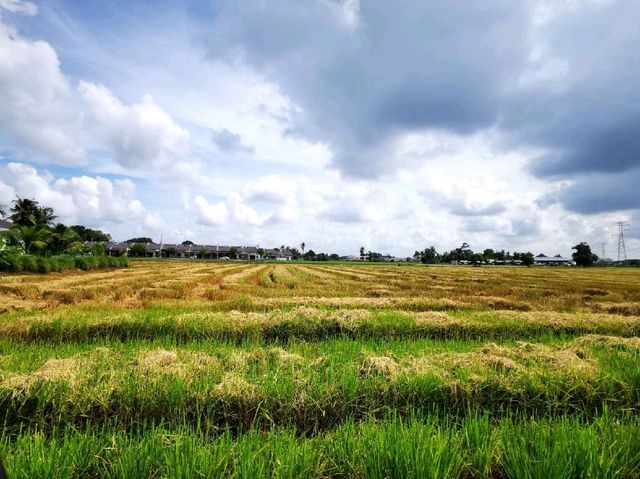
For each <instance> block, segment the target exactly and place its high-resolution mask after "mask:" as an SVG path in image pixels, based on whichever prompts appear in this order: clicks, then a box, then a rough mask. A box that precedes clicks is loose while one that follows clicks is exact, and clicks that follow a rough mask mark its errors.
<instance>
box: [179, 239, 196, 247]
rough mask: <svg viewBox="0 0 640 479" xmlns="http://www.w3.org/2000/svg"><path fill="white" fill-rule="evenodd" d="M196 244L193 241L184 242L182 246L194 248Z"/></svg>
mask: <svg viewBox="0 0 640 479" xmlns="http://www.w3.org/2000/svg"><path fill="white" fill-rule="evenodd" d="M194 244H195V243H194V242H193V241H191V240H186V241H183V242H182V246H193V245H194Z"/></svg>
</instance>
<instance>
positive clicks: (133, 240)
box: [127, 236, 153, 244]
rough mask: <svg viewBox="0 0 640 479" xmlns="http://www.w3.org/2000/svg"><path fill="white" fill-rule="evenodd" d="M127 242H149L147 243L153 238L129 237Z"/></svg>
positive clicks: (151, 241)
mask: <svg viewBox="0 0 640 479" xmlns="http://www.w3.org/2000/svg"><path fill="white" fill-rule="evenodd" d="M127 243H142V244H149V243H153V240H152V239H151V238H148V237H146V236H141V237H140V238H131V239H128V240H127Z"/></svg>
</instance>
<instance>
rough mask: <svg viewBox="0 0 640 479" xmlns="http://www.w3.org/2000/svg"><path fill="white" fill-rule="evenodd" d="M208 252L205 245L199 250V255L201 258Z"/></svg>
mask: <svg viewBox="0 0 640 479" xmlns="http://www.w3.org/2000/svg"><path fill="white" fill-rule="evenodd" d="M206 254H207V248H205V247H204V246H203V247H201V248H200V249H199V250H198V256H199V257H200V258H204V256H205V255H206Z"/></svg>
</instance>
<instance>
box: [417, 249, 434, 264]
mask: <svg viewBox="0 0 640 479" xmlns="http://www.w3.org/2000/svg"><path fill="white" fill-rule="evenodd" d="M418 254H419V256H420V262H421V263H423V264H433V263H436V262H437V260H438V256H439V255H438V252H437V251H436V248H435V247H434V246H430V247H428V248H425V250H424V251H422V252H418Z"/></svg>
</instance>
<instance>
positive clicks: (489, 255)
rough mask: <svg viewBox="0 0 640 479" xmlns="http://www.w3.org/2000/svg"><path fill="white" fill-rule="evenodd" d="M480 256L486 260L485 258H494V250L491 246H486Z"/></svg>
mask: <svg viewBox="0 0 640 479" xmlns="http://www.w3.org/2000/svg"><path fill="white" fill-rule="evenodd" d="M482 256H483V257H484V259H485V260H487V259H495V258H496V252H495V251H493V250H492V249H491V248H487V249H485V250H484V251H483V252H482Z"/></svg>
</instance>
